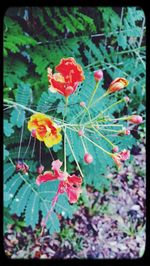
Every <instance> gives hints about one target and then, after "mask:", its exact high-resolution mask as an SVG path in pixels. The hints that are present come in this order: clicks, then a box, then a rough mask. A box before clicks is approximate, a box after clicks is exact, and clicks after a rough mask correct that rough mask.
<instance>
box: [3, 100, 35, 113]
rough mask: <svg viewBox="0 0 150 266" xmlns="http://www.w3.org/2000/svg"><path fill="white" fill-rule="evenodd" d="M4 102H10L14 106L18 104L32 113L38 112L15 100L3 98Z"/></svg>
mask: <svg viewBox="0 0 150 266" xmlns="http://www.w3.org/2000/svg"><path fill="white" fill-rule="evenodd" d="M4 102H6V103H9V104H12V105H13V106H14V107H15V106H19V107H21V108H22V109H24V110H27V111H29V112H31V113H33V114H35V113H38V112H35V111H34V110H32V109H30V108H28V107H26V106H24V105H22V104H20V103H16V102H13V101H10V100H7V99H4Z"/></svg>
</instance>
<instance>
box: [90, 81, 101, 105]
mask: <svg viewBox="0 0 150 266" xmlns="http://www.w3.org/2000/svg"><path fill="white" fill-rule="evenodd" d="M98 85H99V81H98V82H96V84H95V87H94V90H93V93H92V96H91V99H90V101H89V103H88V106H87V109H89V108H90V106H91V103H92V101H93V98H94V95H95V93H96V91H97V89H98Z"/></svg>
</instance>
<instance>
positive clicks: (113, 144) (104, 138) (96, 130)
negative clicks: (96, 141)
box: [93, 127, 115, 147]
mask: <svg viewBox="0 0 150 266" xmlns="http://www.w3.org/2000/svg"><path fill="white" fill-rule="evenodd" d="M93 129H94V130H95V132H97V134H98V135H100V136H101V137H102V138H103V139H105V140H106V141H107V142H108V143H109V144H110V145H111V146H112V147H114V146H115V145H114V144H113V143H112V142H111V141H110V140H109V139H108V138H106V137H105V136H104V135H103V134H102V133H100V132H99V131H98V130H97V129H96V128H94V127H93Z"/></svg>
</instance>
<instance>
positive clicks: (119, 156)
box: [112, 150, 130, 168]
mask: <svg viewBox="0 0 150 266" xmlns="http://www.w3.org/2000/svg"><path fill="white" fill-rule="evenodd" d="M129 158H130V151H129V150H123V151H120V152H118V153H114V154H112V159H113V160H114V162H115V163H116V165H117V167H118V168H120V167H121V165H122V162H124V161H126V160H128V159H129Z"/></svg>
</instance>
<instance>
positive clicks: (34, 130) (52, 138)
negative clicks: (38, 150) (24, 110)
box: [28, 113, 62, 147]
mask: <svg viewBox="0 0 150 266" xmlns="http://www.w3.org/2000/svg"><path fill="white" fill-rule="evenodd" d="M28 129H29V130H30V131H31V134H32V136H34V137H35V138H37V139H38V140H40V141H44V143H45V145H46V146H47V147H52V146H53V145H55V144H57V143H59V142H60V141H61V139H62V136H61V134H60V131H61V129H60V128H59V127H58V126H57V125H56V124H55V123H54V122H53V121H52V120H51V119H50V118H49V117H48V116H46V115H45V114H41V113H36V114H33V115H32V116H31V117H30V120H29V121H28Z"/></svg>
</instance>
